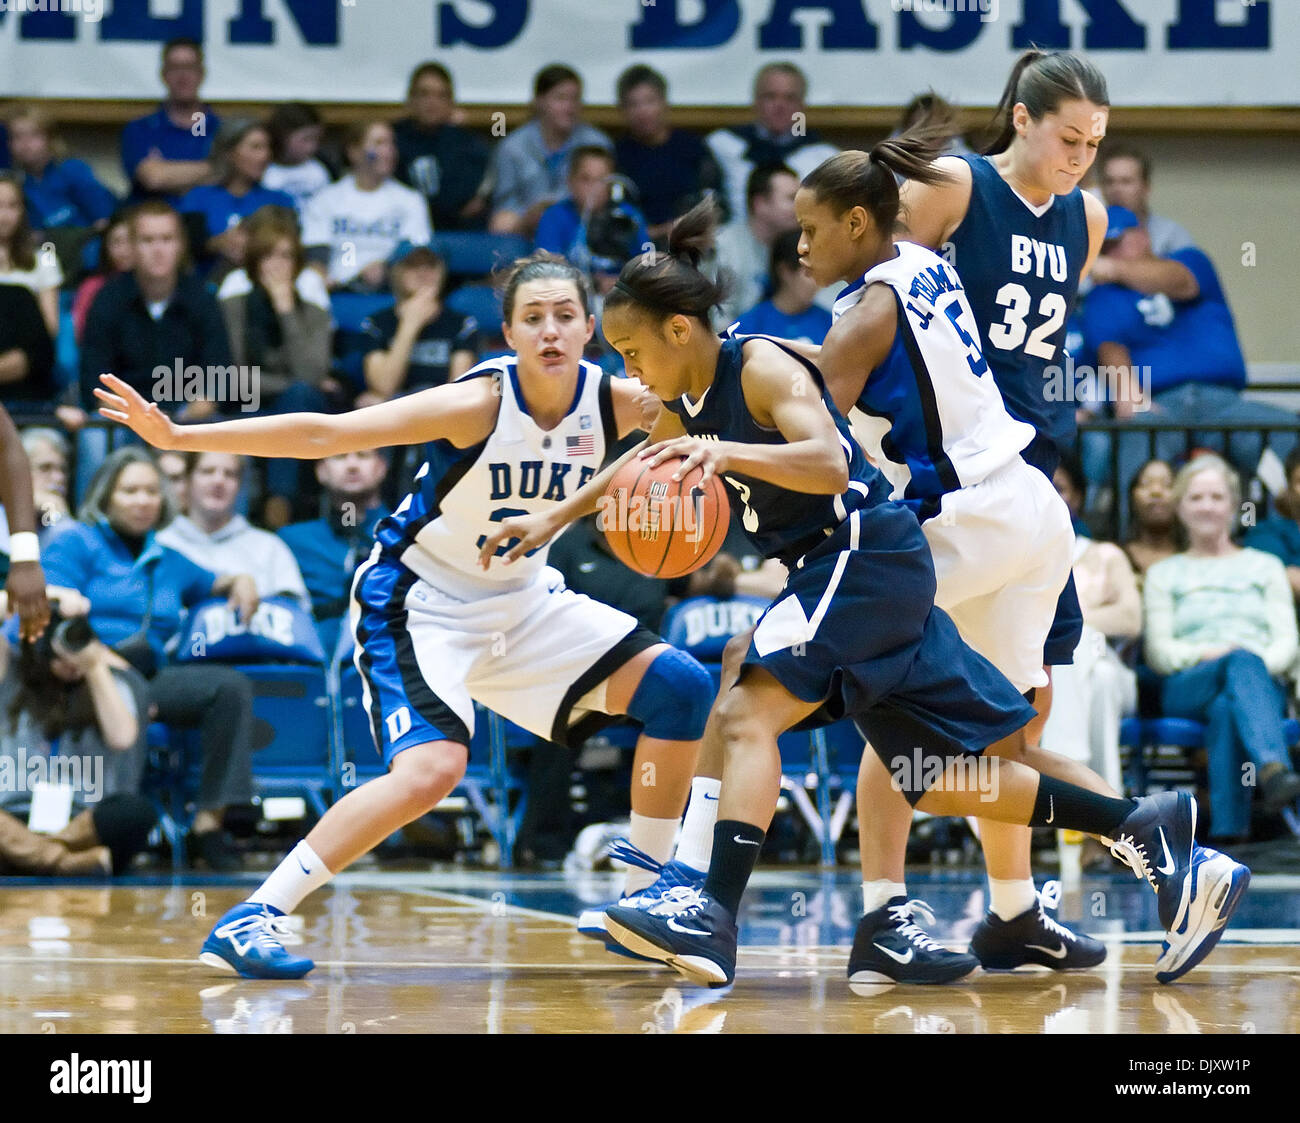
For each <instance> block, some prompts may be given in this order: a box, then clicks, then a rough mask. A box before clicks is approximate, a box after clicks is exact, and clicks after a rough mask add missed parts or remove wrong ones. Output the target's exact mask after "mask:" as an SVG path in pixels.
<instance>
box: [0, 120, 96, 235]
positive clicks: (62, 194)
mask: <svg viewBox="0 0 1300 1123" xmlns="http://www.w3.org/2000/svg"><path fill="white" fill-rule="evenodd" d="M9 142H10V147H11V151H12V155H13V160H14V163H15V165H16V166H17V167H18V168H19V169H20V170H21V171H22V173H23V197H24V198H25V199H26V201H27V219H28V222H29V223H30V224H31V227H32V229H33V230H39V231H43V232H44V231H50V230H57V229H62V228H65V227H92V226H95V227H101V228H102V227H103V226H105V225H106V224H107V223H108V219H109V216H110V215H111V214H112V213H113V211H115V210H116V209H117V197H116V196H115V195H114V194H113V193H112V192H111V191H110V190H109V189H108V188H107V187H105V186H104V185H103V184H102V183H100V182H99V180H97V179H96V178H95V173H94V172H92V171H91V170H90V166H89V165H88V164H86V163H85V162H84V161H82V160H76V159H62V158H60V155H59V151H58V149H59V147H60V146H59V145H58V142H57V137H56V136H55V135H54V133H53V130H52V128H51V125H50V123H49V119H48V118H47V117H46V115H45V111H44V110H43V109H40V108H38V107H37V106H34V105H33V106H23V107H22V108H20V109H19V110H18V111H17V112H15V113H13V114H11V115H10V117H9Z"/></svg>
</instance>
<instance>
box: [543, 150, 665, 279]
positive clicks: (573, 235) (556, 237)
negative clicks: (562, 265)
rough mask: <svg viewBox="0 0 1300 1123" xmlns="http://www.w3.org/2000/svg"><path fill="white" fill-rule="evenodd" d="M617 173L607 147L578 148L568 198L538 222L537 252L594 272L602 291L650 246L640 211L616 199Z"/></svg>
mask: <svg viewBox="0 0 1300 1123" xmlns="http://www.w3.org/2000/svg"><path fill="white" fill-rule="evenodd" d="M613 174H614V154H613V153H612V152H610V151H609V150H608V149H607V148H598V147H594V146H593V147H590V148H587V147H583V148H575V149H574V150H573V154H572V156H571V157H570V159H569V176H568V185H569V194H568V195H567V196H566V197H565V198H563V199H561V200H560V201H559V202H558V203H555V204H553V205H551V206H549V207H547V208H546V211H545V212H544V213H543V214H542V218H541V221H540V222H539V223H538V224H537V248H538V249H539V250H548V251H549V252H551V253H556V254H559V255H560V256H561V257H567V258H568V259H569V260H570V261H571V262H573V264H574V265H576V266H578V268H579V269H582V270H584V271H586V272H588V273H590V274H592V275H593V277H594V278H595V279H597V290H598V291H600V290H602V289H604V288H608V287H610V286H612V285H613V282H614V280H615V279H616V278H617V277H618V273H619V270H620V269H622V268H623V266H624V265H625V264H627V262H629V261H630V260H631V259H632V258H634V257H635V256H636V255H637V254H639V253H643V252H644V251H645V249H646V248H647V247H648V246H649V245H650V234H649V232H648V231H647V230H646V226H645V219H644V218H643V217H642V215H641V212H640V211H639V210H637V208H636V207H633V206H631V205H629V204H628V203H625V202H622V201H621V200H615V198H614V194H615V191H614V185H613V184H611V181H610V180H611V176H613ZM602 278H604V279H605V280H606V281H607V283H606V284H604V285H602V284H601V283H599V282H600V279H602Z"/></svg>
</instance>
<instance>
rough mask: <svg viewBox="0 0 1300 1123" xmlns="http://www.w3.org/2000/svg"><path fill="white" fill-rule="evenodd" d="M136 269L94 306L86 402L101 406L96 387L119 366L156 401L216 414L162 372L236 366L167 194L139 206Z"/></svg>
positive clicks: (111, 284)
mask: <svg viewBox="0 0 1300 1123" xmlns="http://www.w3.org/2000/svg"><path fill="white" fill-rule="evenodd" d="M131 244H132V247H133V249H134V251H135V268H134V269H132V271H131V272H130V273H122V274H120V275H118V276H116V277H113V278H111V279H110V280H108V281H107V282H106V283H105V284H104V287H103V288H102V289H101V290H100V292H99V295H98V296H97V297H96V298H95V303H94V304H92V305H91V307H90V314H89V315H88V316H87V317H86V331H85V335H84V336H83V337H82V342H81V394H82V407H83V408H84V409H94V408H95V404H96V403H95V399H94V397H93V395H92V394H91V391H92V390H93V389H94V388H95V387H96V386H98V385H99V376H100V374H101V373H102V372H104V371H111V372H112V373H113V374H115V375H117V376H118V377H119V378H121V379H122V380H123V381H125V382H129V383H130V384H131V385H132V386H134V387H135V389H136V390H138V391H139V392H140V393H141V394H143V395H144V396H145V397H146V398H148V399H149V400H150V401H156V402H158V404H159V405H160V407H161V408H162V409H164V410H165V411H167V412H168V413H171V414H173V415H175V416H177V417H179V418H183V419H185V420H198V419H200V418H202V417H206V416H209V415H210V414H211V413H212V412H213V411H214V410H215V408H216V407H215V405H214V404H213V403H211V402H208V401H202V400H194V401H177V400H175V397H176V395H175V394H173V393H172V392H171V391H172V390H173V389H174V388H175V387H174V386H173V385H172V382H173V381H174V380H169V379H167V378H165V377H163V374H162V372H166V371H173V370H174V369H175V368H176V366H177V364H179V365H180V366H181V367H182V368H184V367H186V366H191V365H196V366H199V367H204V368H206V369H207V370H212V369H213V368H215V367H221V368H225V367H228V366H230V344H229V342H228V340H227V337H226V326H225V324H224V323H223V322H222V319H221V309H220V308H219V307H218V306H217V302H216V299H215V298H214V297H213V296H212V294H211V293H209V292H208V290H207V288H206V287H204V284H203V282H202V281H200V280H199V279H198V278H197V277H195V276H194V275H193V274H192V273H190V272H188V271H186V270H185V269H184V266H185V264H186V261H185V257H186V246H185V231H184V228H183V227H182V225H181V218H180V215H178V214H177V213H176V212H175V211H174V210H173V209H172V208H171V207H170V206H168V205H167V204H166V203H164V202H161V201H159V200H146V201H145V202H143V203H141V204H140V205H139V206H137V207H136V208H135V209H134V210H133V211H132V213H131Z"/></svg>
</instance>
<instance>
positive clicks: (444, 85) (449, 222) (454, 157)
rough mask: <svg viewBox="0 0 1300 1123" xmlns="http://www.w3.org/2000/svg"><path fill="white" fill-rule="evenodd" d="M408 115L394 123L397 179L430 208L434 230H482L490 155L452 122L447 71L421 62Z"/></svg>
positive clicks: (409, 97) (414, 75)
mask: <svg viewBox="0 0 1300 1123" xmlns="http://www.w3.org/2000/svg"><path fill="white" fill-rule="evenodd" d="M406 105H407V110H408V114H409V115H408V116H406V117H403V118H402V119H401V120H399V121H397V122H395V123H394V124H393V137H394V139H395V140H396V142H397V178H398V179H400V180H401V181H402V182H403V183H405V184H407V185H408V186H409V187H413V188H415V190H416V191H418V192H419V193H420V194H421V195H422V196H423V197H424V199H425V201H426V202H427V203H428V205H429V221H430V222H432V224H433V226H434V228H435V229H437V230H481V229H483V227H484V226H486V225H487V212H488V197H489V195H490V193H491V184H490V182H489V181H488V178H487V170H488V162H489V159H490V157H491V151H490V149H489V148H488V145H487V142H486V141H485V140H483V138H482V137H480V136H478V135H477V134H475V133H472V132H470V131H469V129H465V128H462V127H461V126H460V125H458V124H456V123H455V121H454V117H455V113H456V93H455V89H454V87H453V85H452V80H451V72H450V71H449V70H448V69H447V68H446V67H445V66H443V65H442V63H440V62H423V63H421V64H420V65H419V66H417V67H416V68H415V69H414V70H413V71H412V72H411V82H410V85H409V87H408V88H407V91H406Z"/></svg>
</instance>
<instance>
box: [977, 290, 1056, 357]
mask: <svg viewBox="0 0 1300 1123" xmlns="http://www.w3.org/2000/svg"><path fill="white" fill-rule="evenodd" d="M994 299H995V300H996V301H997V302H998V303H999V304H1001V305H1003V306H1004V307H1005V308H1006V310H1007V312H1006V315H1005V316H1003V317H1002V322H1001V323H1000V324H991V325H990V326H989V342H990V343H991V344H993V346H994V347H997V348H998V349H999V350H1002V351H1014V350H1015V349H1016V348H1017V347H1019V346H1020V344H1021V343H1023V342H1024V339H1025V333H1026V332H1027V331H1028V330H1029V326H1028V325H1027V324H1026V323H1025V317H1026V316H1028V315H1029V306H1030V303H1031V300H1030V296H1029V290H1028V289H1026V288H1025V286H1024V285H1020V284H1016V282H1014V281H1011V282H1008V283H1007V284H1005V285H1003V286H1002V287H1001V288H1000V289H998V293H997V296H996V297H994ZM1038 314H1039V315H1040V316H1043V317H1044V319H1043V322H1042V323H1041V324H1039V325H1038V327H1036V328H1034V330H1033V332H1032V333H1031V334H1030V336H1029V342H1028V343H1025V354H1026V355H1033V356H1034V357H1035V358H1036V359H1051V358H1053V357H1054V356H1055V355H1056V346H1055V344H1052V343H1048V342H1047V340H1048V338H1049V337H1050V336H1051V335H1052V334H1053V333H1054V332H1055V331H1056V330H1057V329H1058V328H1059V327H1060V326H1061V325H1062V324H1063V323H1065V297H1063V296H1062V295H1061V294H1060V293H1059V292H1049V293H1048V294H1047V295H1046V296H1044V297H1043V299H1042V300H1040V301H1039V302H1038Z"/></svg>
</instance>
